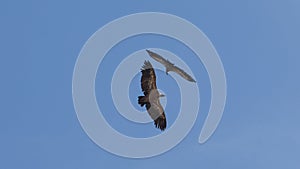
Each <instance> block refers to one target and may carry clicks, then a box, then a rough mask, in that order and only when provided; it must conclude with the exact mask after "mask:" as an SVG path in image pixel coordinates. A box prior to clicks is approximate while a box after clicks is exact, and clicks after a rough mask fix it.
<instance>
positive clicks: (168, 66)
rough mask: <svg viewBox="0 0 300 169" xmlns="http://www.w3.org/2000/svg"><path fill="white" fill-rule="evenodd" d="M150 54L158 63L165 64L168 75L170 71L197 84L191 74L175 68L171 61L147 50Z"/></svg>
mask: <svg viewBox="0 0 300 169" xmlns="http://www.w3.org/2000/svg"><path fill="white" fill-rule="evenodd" d="M146 51H147V52H148V54H149V55H150V56H151V57H152V58H153V59H154V60H156V61H157V62H159V63H161V64H163V65H164V66H165V67H166V73H168V72H169V71H173V72H175V73H177V74H179V75H180V76H181V77H183V78H184V79H186V80H188V81H190V82H196V80H194V79H193V78H192V77H191V76H190V75H189V74H187V73H186V72H185V71H183V70H182V69H180V68H179V67H177V66H175V65H174V64H173V63H171V62H170V61H168V60H167V59H165V58H163V57H162V56H160V55H159V54H157V53H154V52H152V51H150V50H146Z"/></svg>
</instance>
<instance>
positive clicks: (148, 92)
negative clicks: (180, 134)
mask: <svg viewBox="0 0 300 169" xmlns="http://www.w3.org/2000/svg"><path fill="white" fill-rule="evenodd" d="M141 72H142V78H141V87H142V91H143V92H144V96H139V97H138V103H139V104H140V106H141V107H143V106H144V105H146V109H147V112H148V114H149V115H150V117H151V118H152V119H153V120H154V125H155V127H156V128H159V129H160V130H162V131H163V130H164V129H165V128H166V126H167V121H166V116H165V112H164V109H163V107H162V105H161V104H160V101H159V98H160V97H163V96H164V95H163V94H160V93H159V92H158V90H157V87H156V75H155V71H154V69H153V67H152V65H151V63H150V62H149V61H145V62H144V65H143V66H142V69H141Z"/></svg>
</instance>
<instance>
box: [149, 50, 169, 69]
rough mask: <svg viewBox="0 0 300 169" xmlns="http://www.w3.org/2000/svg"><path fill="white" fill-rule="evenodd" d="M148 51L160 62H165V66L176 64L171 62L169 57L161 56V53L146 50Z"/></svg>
mask: <svg viewBox="0 0 300 169" xmlns="http://www.w3.org/2000/svg"><path fill="white" fill-rule="evenodd" d="M146 51H147V52H148V54H149V55H150V56H151V57H152V58H153V59H154V60H156V61H158V62H159V63H161V64H163V65H164V66H165V67H168V66H174V64H173V63H171V62H169V61H168V60H167V59H165V58H163V57H162V56H160V55H159V54H157V53H154V52H152V51H150V50H148V49H147V50H146Z"/></svg>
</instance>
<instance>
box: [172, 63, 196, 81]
mask: <svg viewBox="0 0 300 169" xmlns="http://www.w3.org/2000/svg"><path fill="white" fill-rule="evenodd" d="M170 71H173V72H176V73H177V74H179V75H180V76H181V77H183V78H184V79H186V80H188V81H190V82H196V80H194V79H193V78H192V77H191V76H190V75H189V74H187V73H186V72H185V71H183V70H182V69H180V68H179V67H177V66H174V67H173V69H172V70H170Z"/></svg>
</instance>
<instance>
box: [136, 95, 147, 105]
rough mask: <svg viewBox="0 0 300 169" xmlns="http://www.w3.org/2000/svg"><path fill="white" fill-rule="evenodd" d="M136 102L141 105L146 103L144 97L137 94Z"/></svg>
mask: <svg viewBox="0 0 300 169" xmlns="http://www.w3.org/2000/svg"><path fill="white" fill-rule="evenodd" d="M138 103H139V104H140V105H141V107H143V106H144V105H145V104H146V103H147V100H146V97H145V96H139V97H138Z"/></svg>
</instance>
